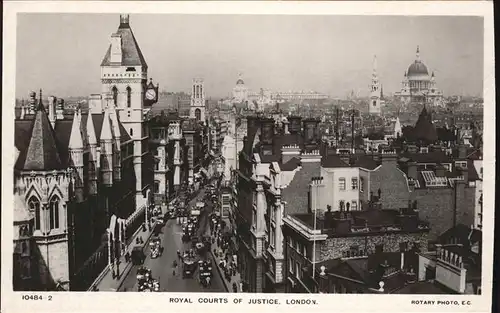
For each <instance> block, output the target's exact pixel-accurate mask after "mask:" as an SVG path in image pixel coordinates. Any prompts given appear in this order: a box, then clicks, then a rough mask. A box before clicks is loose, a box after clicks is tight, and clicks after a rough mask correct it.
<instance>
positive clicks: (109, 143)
mask: <svg viewBox="0 0 500 313" xmlns="http://www.w3.org/2000/svg"><path fill="white" fill-rule="evenodd" d="M100 141H101V154H102V155H103V158H102V162H101V172H102V183H103V184H104V185H105V186H111V185H113V134H112V131H111V121H110V116H109V110H105V111H104V121H103V123H102V130H101V138H100Z"/></svg>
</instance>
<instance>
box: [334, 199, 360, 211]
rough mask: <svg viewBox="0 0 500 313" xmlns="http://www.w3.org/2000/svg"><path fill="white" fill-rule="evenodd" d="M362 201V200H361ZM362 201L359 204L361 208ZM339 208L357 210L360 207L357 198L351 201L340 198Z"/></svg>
mask: <svg viewBox="0 0 500 313" xmlns="http://www.w3.org/2000/svg"><path fill="white" fill-rule="evenodd" d="M360 202H361V201H360ZM361 206H362V205H361V203H360V205H359V207H360V209H361ZM339 209H340V210H341V211H344V210H346V211H356V210H357V209H358V201H356V200H353V201H351V202H349V201H344V200H340V201H339Z"/></svg>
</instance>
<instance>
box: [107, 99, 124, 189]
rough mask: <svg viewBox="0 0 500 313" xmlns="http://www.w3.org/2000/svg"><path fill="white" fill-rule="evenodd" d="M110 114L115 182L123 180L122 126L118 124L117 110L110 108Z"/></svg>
mask: <svg viewBox="0 0 500 313" xmlns="http://www.w3.org/2000/svg"><path fill="white" fill-rule="evenodd" d="M109 111H110V114H109V117H110V119H111V126H112V129H113V135H114V139H113V146H114V150H113V178H114V180H115V181H120V180H121V170H122V168H121V167H122V165H121V164H122V162H121V156H122V154H121V134H120V125H119V124H118V113H117V112H116V108H115V107H114V106H111V107H110V108H109Z"/></svg>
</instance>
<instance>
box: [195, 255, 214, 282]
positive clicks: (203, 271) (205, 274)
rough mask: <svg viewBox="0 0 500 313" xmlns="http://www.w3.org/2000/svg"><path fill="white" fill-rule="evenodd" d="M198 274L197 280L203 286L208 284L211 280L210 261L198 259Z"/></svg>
mask: <svg viewBox="0 0 500 313" xmlns="http://www.w3.org/2000/svg"><path fill="white" fill-rule="evenodd" d="M198 267H199V275H198V280H199V282H200V284H201V285H202V286H203V287H208V286H210V283H211V280H212V263H211V262H210V261H208V260H204V261H203V260H200V261H198Z"/></svg>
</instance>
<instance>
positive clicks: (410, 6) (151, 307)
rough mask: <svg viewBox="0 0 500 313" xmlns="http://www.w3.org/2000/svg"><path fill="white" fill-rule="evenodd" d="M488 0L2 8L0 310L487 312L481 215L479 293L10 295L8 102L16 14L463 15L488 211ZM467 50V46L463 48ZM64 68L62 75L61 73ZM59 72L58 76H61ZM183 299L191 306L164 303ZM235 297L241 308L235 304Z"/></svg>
mask: <svg viewBox="0 0 500 313" xmlns="http://www.w3.org/2000/svg"><path fill="white" fill-rule="evenodd" d="M492 9H493V5H492V2H482V1H480V2H477V1H470V2H466V1H460V2H452V1H446V2H434V1H432V2H429V1H425V2H392V1H391V2H375V1H374V2H357V1H356V2H180V1H179V2H151V1H150V2H138V1H137V2H133V1H127V2H118V1H116V2H115V1H110V2H90V1H88V2H72V1H53V2H45V1H36V2H22V1H16V2H5V3H4V11H3V17H4V19H3V21H4V41H3V55H4V60H3V96H2V101H3V116H2V120H3V123H2V130H3V132H2V139H3V148H4V149H2V150H3V153H2V169H3V171H2V207H3V210H2V217H3V218H2V250H3V253H2V265H3V266H2V277H1V282H2V296H3V297H2V311H4V312H9V313H10V312H30V311H35V310H36V311H39V312H54V313H55V312H102V311H111V312H136V311H144V312H160V311H162V312H164V311H170V312H180V311H184V310H189V311H198V310H200V311H207V312H208V311H214V312H234V310H242V309H248V310H250V311H257V310H258V311H262V312H264V311H282V312H285V311H286V312H292V311H294V312H303V311H306V310H309V309H313V310H317V312H320V311H324V312H326V311H329V312H331V311H332V310H335V311H338V312H346V311H349V312H386V313H387V312H424V311H425V312H489V311H490V310H491V295H492V294H491V290H492V263H493V240H492V239H493V237H494V210H491V209H490V210H488V209H486V210H485V211H484V223H483V238H484V239H487V240H485V241H484V242H483V245H484V246H483V268H482V284H483V287H482V292H483V293H482V295H481V296H465V295H457V296H453V295H439V296H437V295H365V294H364V295H361V297H360V295H359V294H358V295H357V294H348V295H339V294H335V295H302V294H301V295H298V294H286V295H285V294H246V293H244V294H212V293H204V294H195V293H188V294H175V293H159V294H157V293H148V294H144V293H128V294H123V293H105V292H99V293H97V292H92V293H91V292H87V293H74V292H70V293H50V295H52V300H51V301H48V300H47V295H48V294H47V293H35V294H43V295H44V299H45V300H43V301H25V300H22V295H23V294H27V293H22V292H13V291H12V250H11V249H12V244H11V242H12V234H13V231H12V213H13V212H12V203H13V195H12V192H11V190H12V184H13V181H12V167H13V164H14V152H13V149H12V147H13V144H14V138H13V133H14V132H13V128H14V127H13V122H12V121H13V120H14V110H13V108H14V106H13V103H14V100H15V81H16V80H15V76H16V73H15V69H16V66H15V59H16V31H15V30H16V13H18V12H38V13H41V12H52V13H54V12H61V13H62V12H68V13H69V12H72V13H77V12H85V13H122V12H127V13H155V14H158V13H184V14H187V13H190V14H193V13H203V14H296V15H304V14H311V15H312V14H315V15H324V14H334V15H454V16H458V15H462V16H483V17H484V25H485V29H484V84H483V85H484V114H485V119H484V143H485V145H484V159H483V162H484V163H483V167H484V188H483V190H484V207H485V208H494V194H495V191H494V186H495V185H494V184H495V77H494V35H493V10H492ZM464 44H467V43H464ZM65 70H66V69H65ZM63 71H64V70H63ZM174 297H186V298H190V299H192V301H193V302H194V303H193V304H171V303H169V301H170V298H174ZM203 298H223V299H227V301H228V302H229V303H228V304H227V305H214V304H200V303H198V301H199V299H203ZM258 298H266V299H279V301H280V303H281V304H280V305H251V306H250V305H245V304H244V303H246V302H248V300H249V299H258ZM234 299H242V301H243V304H234V301H239V300H234ZM287 299H310V300H316V301H317V303H318V304H317V305H302V306H300V305H294V306H292V305H286V304H285V302H286V300H287ZM412 300H435V301H459V302H462V301H470V305H459V306H455V305H414V304H411V301H412Z"/></svg>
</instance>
